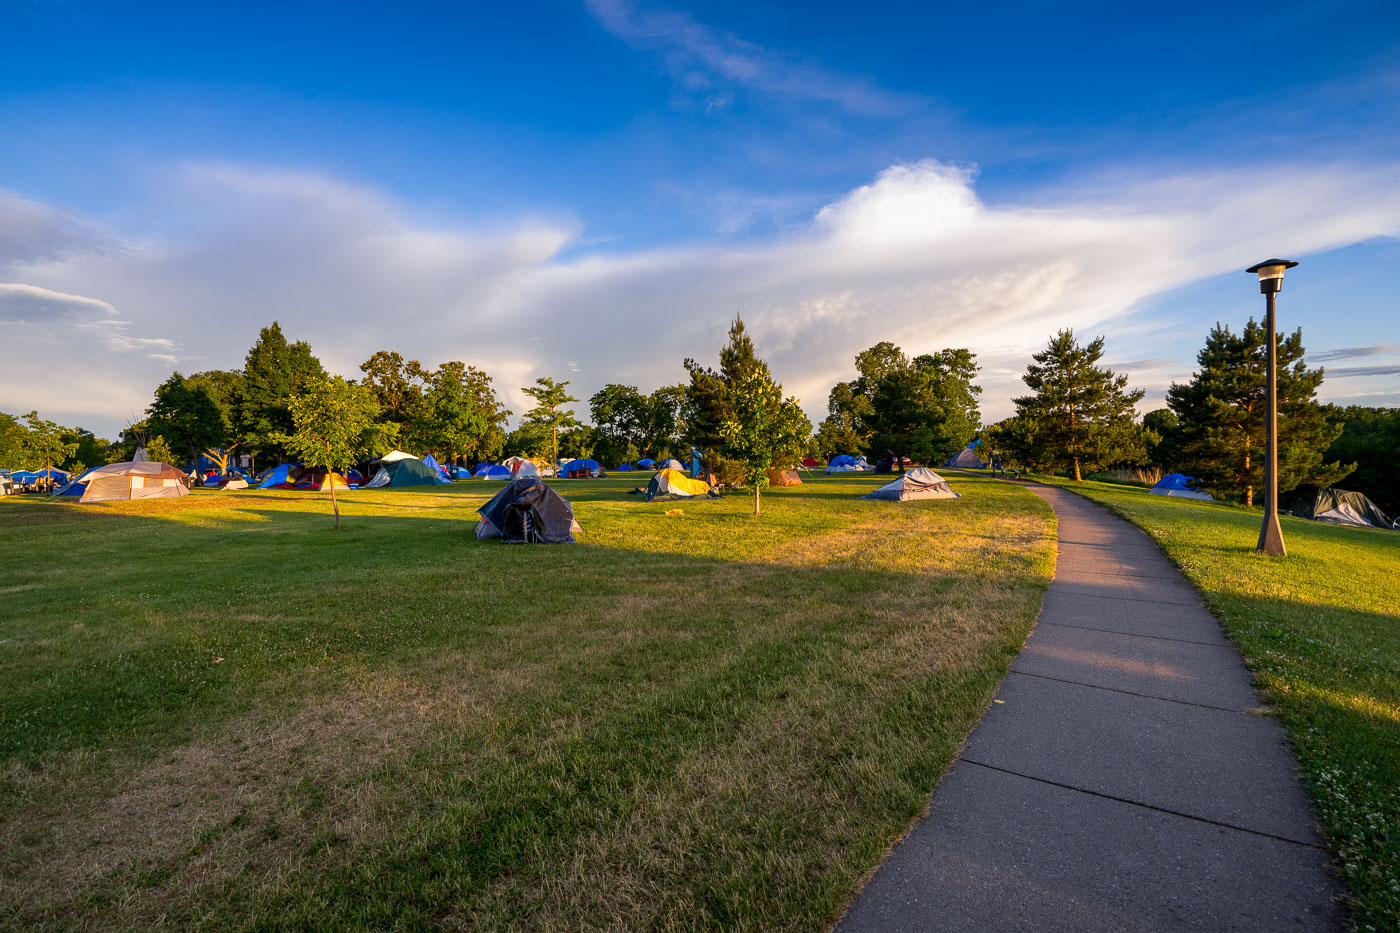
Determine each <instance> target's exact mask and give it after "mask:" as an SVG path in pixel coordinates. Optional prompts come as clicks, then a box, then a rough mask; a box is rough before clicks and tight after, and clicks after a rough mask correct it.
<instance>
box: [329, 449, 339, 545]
mask: <svg viewBox="0 0 1400 933" xmlns="http://www.w3.org/2000/svg"><path fill="white" fill-rule="evenodd" d="M330 452H331V447H330V445H329V444H327V445H326V454H327V456H326V459H327V460H329V459H331V458H330ZM326 482H328V483H330V484H331V508H332V509H335V530H336V531H339V530H340V503H339V502H337V501H336V498H335V470H332V469H331V468H330V467H326Z"/></svg>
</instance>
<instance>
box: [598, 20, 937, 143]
mask: <svg viewBox="0 0 1400 933" xmlns="http://www.w3.org/2000/svg"><path fill="white" fill-rule="evenodd" d="M586 3H587V5H588V8H589V10H591V11H592V13H593V15H594V16H595V17H597V19H598V21H599V22H600V23H602V25H603V27H604V28H605V29H607V30H608V31H609V32H611V33H612V34H613V35H615V36H617V37H618V38H620V39H622V40H623V41H625V42H627V43H629V44H630V45H632V46H634V47H636V48H639V49H643V50H645V51H650V52H655V53H657V54H659V55H660V56H661V57H662V58H663V60H664V61H665V62H666V65H667V66H668V68H669V69H670V70H671V72H672V73H673V74H674V75H675V77H676V79H677V80H678V81H679V82H680V83H681V85H682V86H683V87H684V88H686V89H687V90H690V91H694V92H698V93H702V94H704V95H705V97H706V107H707V109H714V108H717V107H723V106H726V105H727V104H728V103H730V100H731V98H730V97H729V95H728V93H727V89H729V88H731V87H734V86H743V87H746V88H751V89H753V90H755V91H759V92H761V93H765V94H769V95H772V96H774V97H779V98H784V99H788V100H797V101H817V102H822V103H827V104H833V105H835V106H837V107H839V108H840V109H842V110H844V111H847V112H849V113H853V114H859V115H865V116H898V115H900V114H904V113H907V112H909V111H910V110H911V109H914V108H915V107H917V106H919V105H920V104H921V103H922V100H921V99H920V98H918V97H916V96H914V95H909V94H899V93H894V92H891V91H887V90H884V89H882V88H879V87H877V86H876V85H875V84H873V83H872V82H870V81H868V80H865V79H862V78H855V77H850V76H846V75H840V74H836V73H834V72H831V71H829V70H827V69H825V68H822V67H821V66H820V65H817V64H814V63H812V62H808V61H803V60H801V59H798V58H795V57H793V56H791V55H787V54H785V53H783V52H781V51H778V50H774V49H768V48H764V47H762V46H759V45H755V44H754V43H752V42H748V41H746V40H744V39H742V38H740V37H738V36H736V35H734V34H733V33H730V32H726V31H724V30H721V29H715V28H713V27H710V26H706V25H703V24H701V23H698V22H696V21H695V20H694V19H692V18H691V17H690V16H688V15H686V14H684V13H680V12H675V11H669V10H655V9H642V8H641V7H640V6H639V5H638V4H636V3H633V2H631V0H586Z"/></svg>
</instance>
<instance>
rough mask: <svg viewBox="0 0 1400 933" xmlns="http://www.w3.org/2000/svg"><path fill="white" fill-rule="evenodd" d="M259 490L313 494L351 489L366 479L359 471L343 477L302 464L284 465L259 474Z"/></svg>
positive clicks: (320, 468)
mask: <svg viewBox="0 0 1400 933" xmlns="http://www.w3.org/2000/svg"><path fill="white" fill-rule="evenodd" d="M256 479H257V483H258V485H257V488H258V489H301V490H306V491H311V492H316V491H322V490H324V491H326V492H329V491H330V490H331V489H332V488H334V489H337V490H341V489H350V488H351V487H352V486H358V485H359V484H360V482H361V480H363V479H364V477H363V476H361V475H360V473H359V471H357V470H351V471H349V472H348V473H346V474H345V475H344V476H342V475H341V474H339V473H335V472H332V471H330V470H327V469H326V468H325V467H306V466H302V465H301V464H300V463H284V464H282V465H281V466H276V467H273V468H272V469H270V470H266V471H264V472H262V473H259V474H258V475H257V477H256Z"/></svg>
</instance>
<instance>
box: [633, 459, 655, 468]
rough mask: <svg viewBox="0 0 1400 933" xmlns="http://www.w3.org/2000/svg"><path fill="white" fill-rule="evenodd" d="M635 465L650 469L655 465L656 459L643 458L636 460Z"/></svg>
mask: <svg viewBox="0 0 1400 933" xmlns="http://www.w3.org/2000/svg"><path fill="white" fill-rule="evenodd" d="M637 466H639V467H645V468H647V469H651V468H652V467H654V466H656V461H655V460H653V459H651V458H650V457H647V458H646V459H645V460H638V461H637Z"/></svg>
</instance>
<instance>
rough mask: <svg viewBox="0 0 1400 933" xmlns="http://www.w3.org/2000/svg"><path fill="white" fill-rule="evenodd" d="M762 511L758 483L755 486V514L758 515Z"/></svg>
mask: <svg viewBox="0 0 1400 933" xmlns="http://www.w3.org/2000/svg"><path fill="white" fill-rule="evenodd" d="M761 511H762V509H760V508H759V499H758V483H754V484H753V514H755V515H757V514H759V513H760V512H761Z"/></svg>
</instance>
